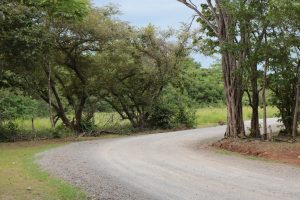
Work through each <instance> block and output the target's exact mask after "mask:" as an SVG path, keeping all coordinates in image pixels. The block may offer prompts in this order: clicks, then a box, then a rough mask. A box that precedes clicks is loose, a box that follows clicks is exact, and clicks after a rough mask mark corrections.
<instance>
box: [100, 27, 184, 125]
mask: <svg viewBox="0 0 300 200" xmlns="http://www.w3.org/2000/svg"><path fill="white" fill-rule="evenodd" d="M171 36H172V34H171V33H170V32H165V33H162V34H158V33H157V32H156V30H155V28H154V27H153V26H148V27H146V28H143V29H141V30H139V31H134V30H131V31H129V32H127V36H126V35H124V38H123V40H118V41H115V42H114V43H112V44H110V45H111V48H110V51H106V52H103V53H99V55H98V59H99V62H101V63H105V65H106V66H105V67H104V68H99V70H100V71H99V72H98V73H101V74H102V75H103V76H101V77H98V78H97V79H95V80H96V84H97V85H100V86H98V88H99V90H102V94H101V95H100V98H104V99H105V101H106V102H108V103H109V104H110V105H111V106H112V107H113V108H114V110H115V111H117V112H118V113H119V114H120V116H121V117H122V119H128V120H129V121H130V122H131V124H132V126H133V127H134V128H136V129H145V128H150V127H152V126H153V123H152V122H151V114H152V111H153V108H154V106H155V104H157V103H158V101H159V99H160V96H161V94H162V91H163V90H164V88H165V87H166V86H168V85H169V84H170V83H171V80H172V79H173V78H174V77H176V76H177V75H178V71H179V70H178V69H179V64H180V61H181V60H182V59H183V58H185V57H186V52H185V49H184V45H185V44H184V43H185V41H183V42H180V43H171V42H168V39H169V38H170V37H171Z"/></svg>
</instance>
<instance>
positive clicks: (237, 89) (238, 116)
mask: <svg viewBox="0 0 300 200" xmlns="http://www.w3.org/2000/svg"><path fill="white" fill-rule="evenodd" d="M235 66H236V60H235V58H234V56H232V55H230V54H229V53H227V54H224V55H223V56H222V68H223V78H224V83H225V84H224V87H225V91H226V102H227V129H226V133H225V137H238V136H244V135H245V127H244V120H243V105H242V97H243V92H242V87H241V78H240V76H238V75H237V74H236V68H235Z"/></svg>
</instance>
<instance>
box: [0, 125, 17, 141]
mask: <svg viewBox="0 0 300 200" xmlns="http://www.w3.org/2000/svg"><path fill="white" fill-rule="evenodd" d="M20 135H21V132H20V129H19V127H18V126H17V125H16V124H15V123H13V122H10V121H9V122H7V123H5V124H2V125H1V126H0V142H14V141H16V140H19V137H20Z"/></svg>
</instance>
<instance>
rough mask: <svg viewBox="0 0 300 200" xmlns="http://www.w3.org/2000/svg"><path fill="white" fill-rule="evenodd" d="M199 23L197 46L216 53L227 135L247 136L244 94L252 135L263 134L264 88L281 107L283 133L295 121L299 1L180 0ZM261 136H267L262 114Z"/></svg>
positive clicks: (299, 54) (295, 125)
mask: <svg viewBox="0 0 300 200" xmlns="http://www.w3.org/2000/svg"><path fill="white" fill-rule="evenodd" d="M178 1H179V2H180V3H182V4H184V5H185V6H187V7H188V8H190V9H191V10H193V11H194V13H195V19H196V21H197V22H198V23H199V25H200V31H197V33H196V35H195V37H194V44H195V46H196V47H197V48H198V49H199V50H200V51H202V52H204V53H206V54H215V53H217V54H220V55H221V60H222V73H223V78H224V86H225V96H226V105H227V107H228V113H227V115H228V120H227V131H226V136H227V137H245V127H244V121H243V97H244V98H245V96H246V97H248V102H249V105H250V106H251V107H252V120H251V136H253V137H261V135H260V126H259V117H258V116H259V115H258V108H259V106H260V105H262V106H263V107H264V116H266V106H267V100H266V95H267V94H268V92H267V91H271V103H272V104H273V105H274V106H276V107H277V108H278V109H279V112H280V113H279V117H280V119H281V120H282V122H283V125H284V127H285V134H286V135H287V136H290V137H294V138H295V137H296V134H297V128H298V123H299V92H300V90H299V87H300V86H299V84H300V29H299V27H300V4H299V1H298V0H262V1H250V0H249V1H244V0H243V1H242V0H234V1H229V0H225V1H217V0H215V1H210V0H207V1H206V2H201V3H200V2H199V1H197V2H196V1H195V3H193V2H192V1H186V0H178ZM263 130H264V131H263V134H265V135H266V134H267V124H266V117H264V123H263Z"/></svg>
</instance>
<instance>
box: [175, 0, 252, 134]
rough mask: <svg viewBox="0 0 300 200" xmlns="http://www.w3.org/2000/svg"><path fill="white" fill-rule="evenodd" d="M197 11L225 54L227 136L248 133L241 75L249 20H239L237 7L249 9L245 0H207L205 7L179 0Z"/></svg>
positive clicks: (203, 24)
mask: <svg viewBox="0 0 300 200" xmlns="http://www.w3.org/2000/svg"><path fill="white" fill-rule="evenodd" d="M178 1H179V2H181V3H183V4H184V5H186V6H187V7H189V8H190V9H192V10H193V11H194V12H195V16H196V17H197V20H198V21H199V22H200V23H201V25H202V31H203V32H204V33H206V37H207V38H208V39H210V41H209V42H210V43H209V44H211V45H210V46H212V47H213V48H215V49H217V51H218V52H220V53H221V56H222V71H223V78H224V86H225V93H226V104H227V130H226V134H225V135H226V136H227V137H237V136H238V135H245V127H244V121H243V110H242V96H243V88H242V85H243V84H242V82H243V81H242V76H241V75H240V73H241V69H242V66H243V63H244V61H245V59H246V55H247V48H248V43H249V32H250V30H249V27H248V21H247V20H239V18H238V17H237V16H236V15H234V14H235V11H236V10H239V11H241V10H243V9H245V7H246V5H247V4H245V3H243V2H242V1H237V2H231V1H219V0H216V1H214V3H212V1H211V0H207V1H206V3H205V4H201V8H199V7H198V6H196V5H195V4H194V3H192V1H186V0H178Z"/></svg>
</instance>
